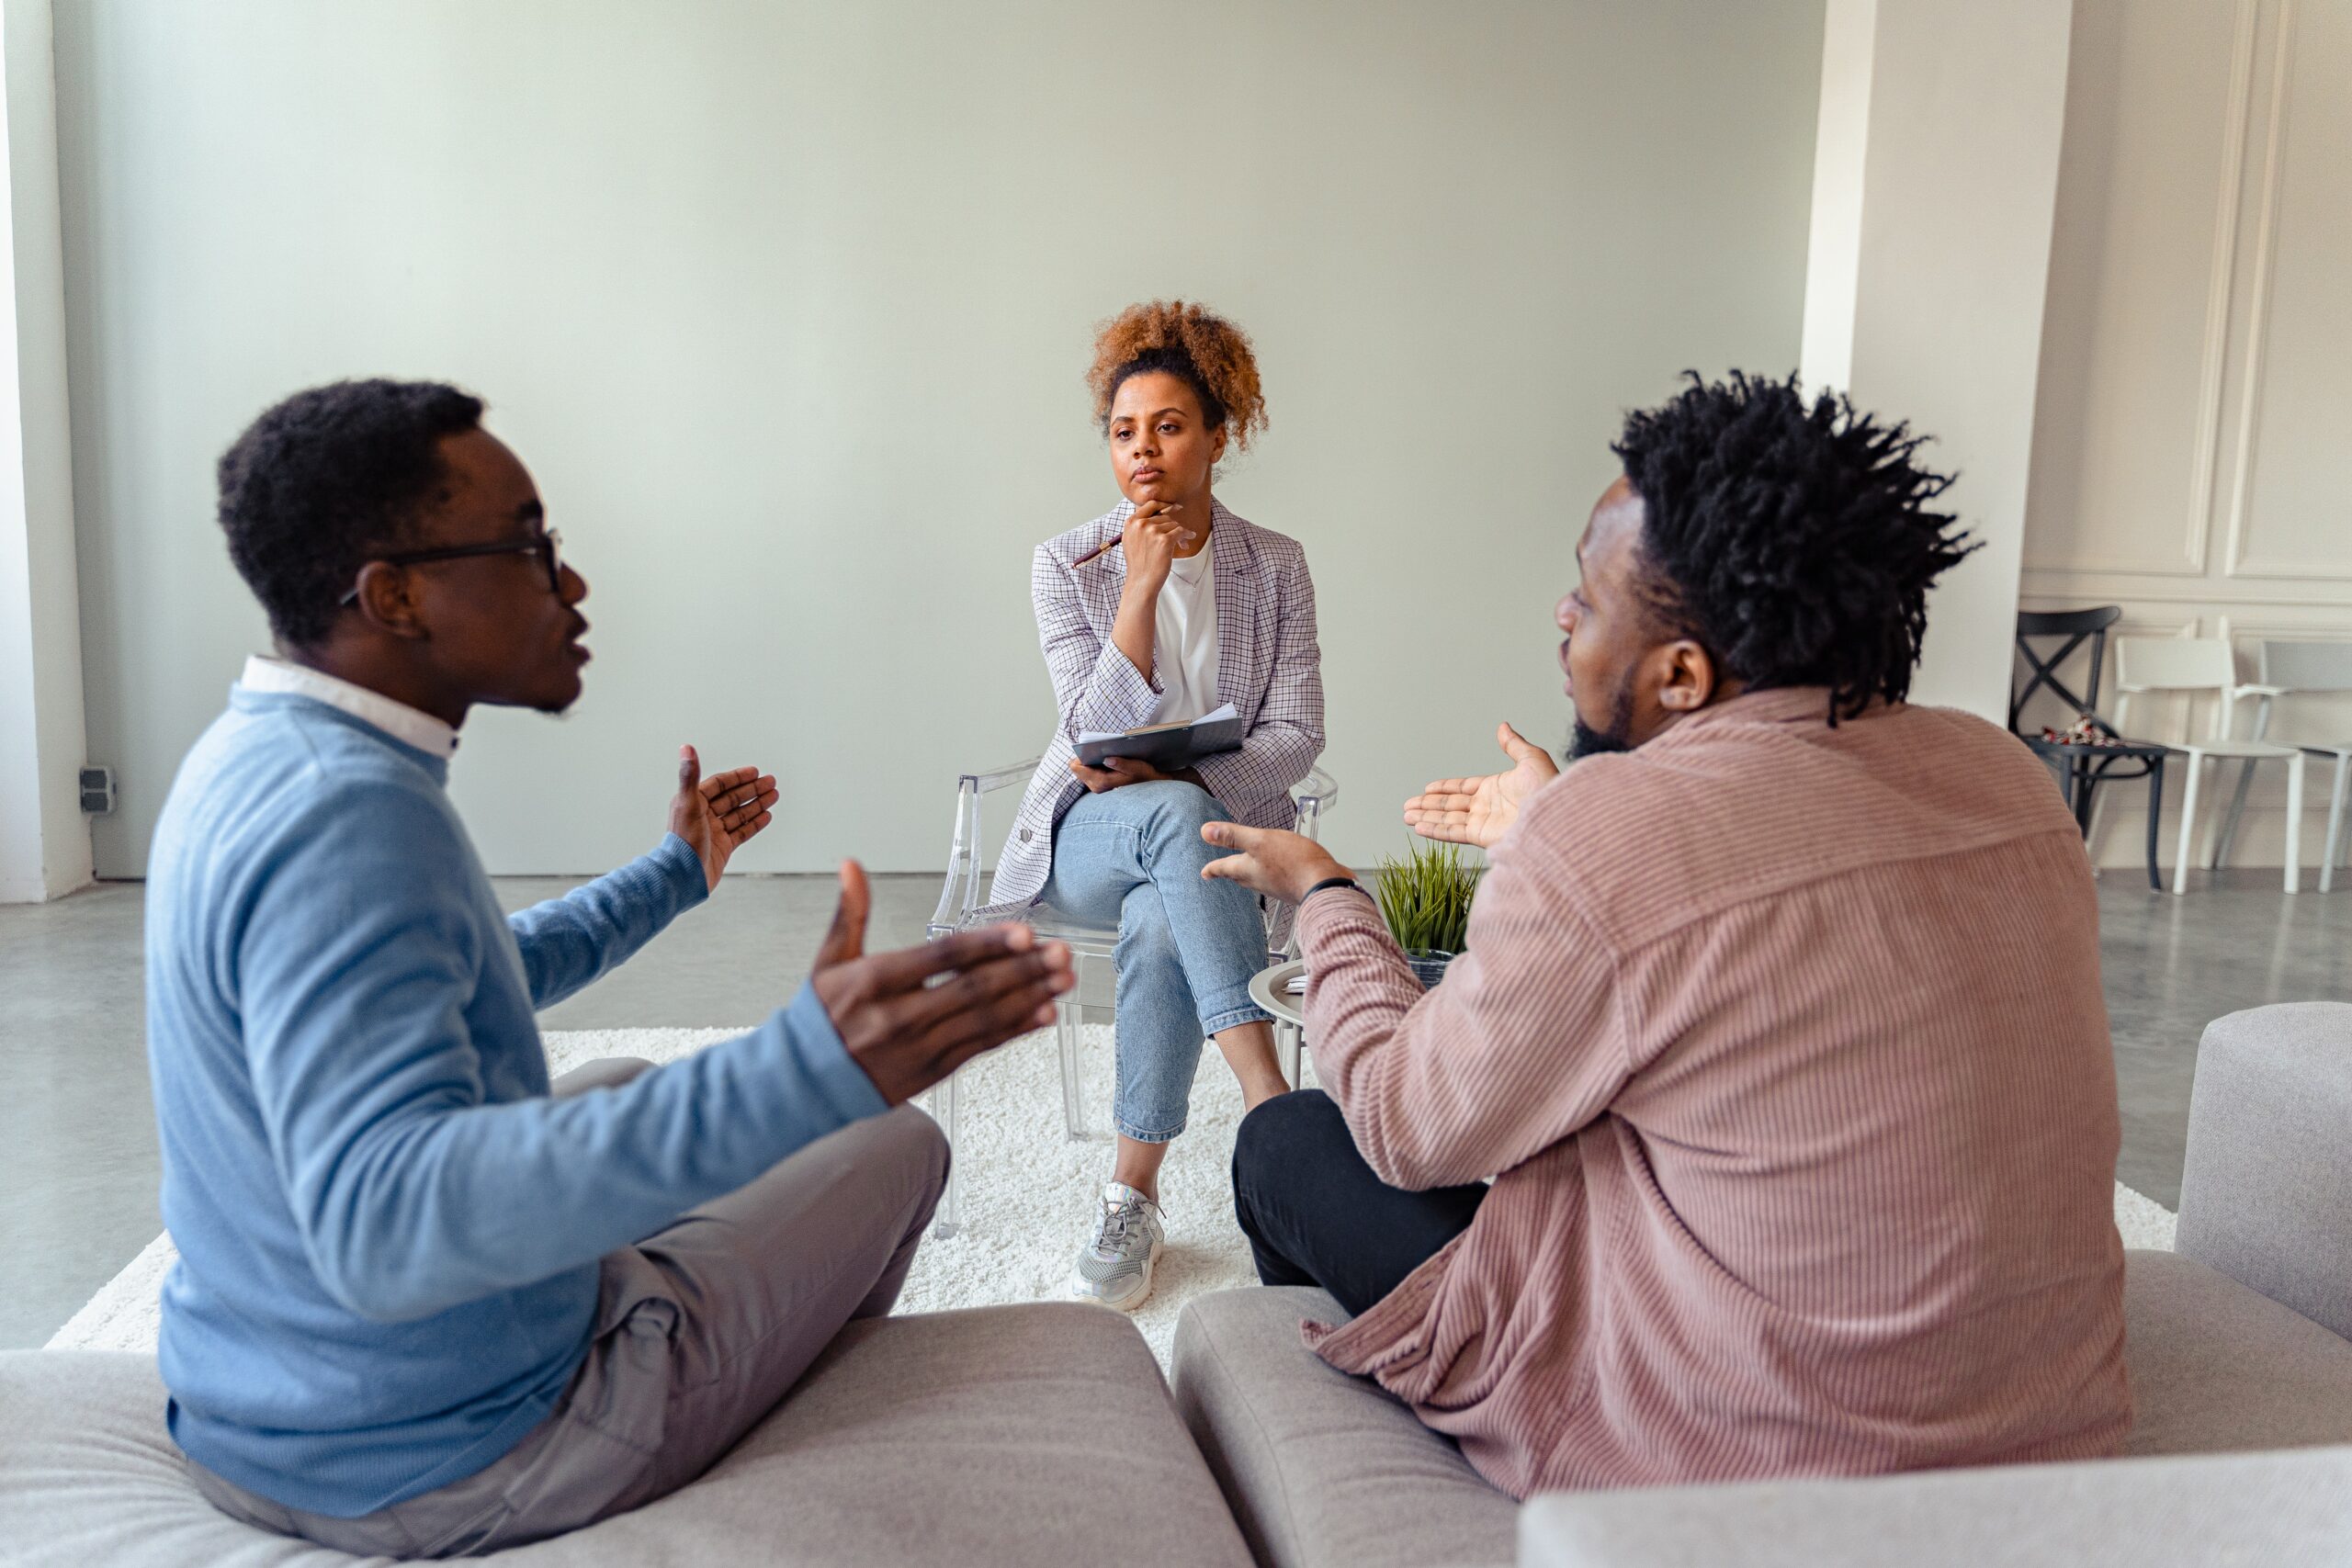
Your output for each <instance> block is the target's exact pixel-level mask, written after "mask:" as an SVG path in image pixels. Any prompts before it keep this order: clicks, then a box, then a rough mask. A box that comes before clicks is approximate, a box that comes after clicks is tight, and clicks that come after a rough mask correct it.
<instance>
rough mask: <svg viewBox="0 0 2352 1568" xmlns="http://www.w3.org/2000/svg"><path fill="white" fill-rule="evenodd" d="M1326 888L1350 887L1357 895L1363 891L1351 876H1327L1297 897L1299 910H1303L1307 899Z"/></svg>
mask: <svg viewBox="0 0 2352 1568" xmlns="http://www.w3.org/2000/svg"><path fill="white" fill-rule="evenodd" d="M1327 887H1352V888H1354V889H1355V890H1356V891H1357V892H1359V893H1362V892H1363V883H1361V882H1358V881H1357V880H1356V879H1355V878H1354V877H1352V876H1327V877H1325V878H1324V879H1323V880H1322V881H1320V882H1318V883H1317V884H1316V885H1315V886H1312V887H1310V888H1308V889H1307V890H1306V892H1304V893H1302V894H1300V895H1299V896H1298V902H1299V906H1300V908H1305V907H1306V901H1307V900H1308V899H1309V898H1312V897H1315V896H1316V895H1317V893H1320V892H1322V891H1323V890H1324V889H1325V888H1327Z"/></svg>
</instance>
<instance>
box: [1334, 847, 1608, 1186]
mask: <svg viewBox="0 0 2352 1568" xmlns="http://www.w3.org/2000/svg"><path fill="white" fill-rule="evenodd" d="M1526 826H1527V823H1526V821H1524V820H1522V822H1521V828H1522V829H1524V828H1525V827H1526ZM1514 850H1522V846H1521V845H1515V844H1513V843H1512V841H1511V840H1509V839H1507V840H1505V841H1504V842H1503V843H1501V844H1498V845H1497V846H1496V847H1495V850H1494V852H1493V854H1492V856H1491V860H1490V864H1489V866H1488V869H1487V874H1486V877H1485V879H1484V881H1483V882H1481V884H1480V885H1479V888H1478V897H1477V899H1476V902H1475V903H1474V904H1473V905H1472V906H1471V910H1470V932H1469V937H1468V942H1467V947H1466V950H1465V951H1464V953H1463V954H1462V956H1461V957H1459V958H1457V959H1455V960H1454V961H1453V964H1452V966H1451V967H1449V968H1448V969H1447V971H1446V976H1445V982H1444V984H1442V985H1441V986H1439V987H1437V988H1436V989H1434V990H1431V991H1428V992H1423V991H1422V990H1421V988H1420V987H1419V984H1418V983H1417V982H1416V981H1415V980H1414V978H1413V973H1412V971H1411V970H1410V969H1409V968H1408V967H1407V966H1406V964H1405V957H1404V954H1403V953H1401V952H1400V951H1399V950H1398V949H1397V943H1396V942H1395V940H1394V939H1393V938H1391V937H1390V936H1389V934H1388V931H1387V928H1386V927H1385V925H1383V924H1382V922H1381V919H1380V911H1379V910H1378V908H1376V907H1375V906H1374V903H1373V901H1372V899H1371V898H1370V897H1365V896H1363V895H1362V894H1355V893H1327V894H1323V895H1321V896H1320V897H1315V898H1310V899H1308V900H1307V902H1306V907H1305V908H1302V909H1301V910H1300V911H1299V922H1298V931H1299V941H1300V944H1301V946H1300V951H1301V952H1302V953H1304V954H1305V956H1306V974H1307V991H1306V1027H1307V1036H1308V1038H1309V1039H1311V1040H1312V1041H1313V1042H1314V1043H1315V1044H1314V1049H1315V1071H1316V1076H1317V1077H1319V1078H1320V1079H1321V1080H1322V1081H1323V1083H1324V1085H1325V1087H1326V1088H1327V1089H1328V1090H1329V1093H1330V1096H1331V1098H1332V1100H1335V1101H1336V1102H1337V1103H1338V1104H1339V1107H1340V1113H1341V1114H1342V1115H1343V1116H1344V1117H1345V1118H1346V1119H1347V1123H1348V1130H1349V1131H1350V1133H1351V1134H1353V1135H1354V1138H1355V1143H1356V1147H1357V1149H1358V1150H1360V1151H1361V1152H1362V1153H1363V1156H1364V1159H1365V1161H1366V1163H1368V1164H1369V1165H1370V1166H1371V1167H1372V1168H1373V1169H1374V1172H1376V1173H1377V1174H1378V1175H1379V1177H1380V1179H1382V1180H1384V1181H1385V1182H1388V1183H1389V1184H1390V1185H1392V1186H1396V1187H1401V1188H1405V1189H1407V1190H1412V1191H1419V1190H1425V1189H1428V1188H1431V1187H1446V1186H1454V1185H1459V1184H1461V1183H1464V1182H1470V1181H1476V1180H1479V1179H1483V1178H1485V1177H1488V1176H1495V1175H1498V1174H1500V1173H1501V1172H1503V1171H1506V1170H1509V1169H1510V1168H1512V1167H1513V1166H1516V1165H1518V1164H1520V1163H1521V1162H1522V1161H1524V1160H1526V1159H1529V1158H1531V1157H1532V1156H1535V1155H1537V1154H1540V1153H1542V1152H1543V1151H1544V1149H1546V1148H1549V1147H1550V1146H1552V1145H1554V1144H1556V1143H1558V1142H1559V1141H1560V1140H1561V1139H1563V1138H1566V1137H1567V1136H1568V1135H1569V1134H1573V1133H1575V1132H1576V1131H1577V1129H1579V1128H1581V1127H1583V1126H1584V1125H1585V1124H1586V1123H1588V1122H1591V1121H1592V1120H1593V1119H1594V1118H1596V1117H1598V1116H1600V1114H1601V1113H1602V1112H1603V1111H1606V1110H1607V1109H1608V1107H1609V1104H1610V1101H1611V1100H1613V1099H1614V1098H1615V1097H1616V1094H1617V1092H1618V1090H1619V1089H1622V1088H1623V1086H1624V1084H1625V1082H1626V1080H1627V1079H1628V1078H1629V1077H1631V1076H1632V1067H1631V1065H1630V1060H1629V1055H1628V1052H1627V1049H1626V1043H1625V1040H1624V1036H1623V1031H1622V1029H1621V1028H1620V1025H1619V1020H1618V999H1617V996H1616V985H1615V964H1614V962H1613V960H1612V958H1611V954H1610V953H1609V952H1608V950H1607V949H1606V947H1605V946H1604V944H1603V943H1602V942H1600V940H1599V939H1598V938H1597V936H1596V935H1595V933H1594V932H1593V931H1591V930H1590V928H1589V926H1588V925H1587V923H1586V922H1585V921H1584V919H1582V918H1581V917H1580V916H1579V915H1578V914H1577V911H1576V909H1575V908H1574V906H1573V903H1572V901H1571V900H1569V899H1567V898H1566V897H1565V896H1564V893H1563V890H1562V889H1561V888H1560V886H1558V879H1557V878H1556V877H1555V876H1547V875H1546V874H1544V870H1545V868H1544V867H1542V866H1541V865H1538V864H1534V863H1532V862H1533V861H1534V860H1535V859H1536V857H1535V856H1532V855H1529V854H1526V853H1524V852H1518V853H1515V852H1514Z"/></svg>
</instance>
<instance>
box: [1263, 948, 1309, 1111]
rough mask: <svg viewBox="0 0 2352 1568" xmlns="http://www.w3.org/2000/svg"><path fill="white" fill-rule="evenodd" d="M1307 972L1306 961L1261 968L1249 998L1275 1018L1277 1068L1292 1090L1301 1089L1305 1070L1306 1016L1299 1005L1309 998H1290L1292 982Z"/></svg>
mask: <svg viewBox="0 0 2352 1568" xmlns="http://www.w3.org/2000/svg"><path fill="white" fill-rule="evenodd" d="M1304 974H1306V962H1305V961H1304V960H1302V959H1296V958H1294V959H1292V960H1291V961H1290V962H1289V963H1287V964H1275V965H1274V966H1273V967H1272V968H1271V969H1261V970H1259V971H1258V973H1257V974H1255V975H1253V976H1250V1000H1251V1001H1253V1002H1256V1003H1257V1004H1258V1005H1259V1006H1260V1007H1261V1008H1263V1009H1265V1010H1267V1011H1268V1012H1270V1013H1272V1015H1273V1018H1274V1065H1275V1066H1277V1067H1278V1068H1280V1069H1281V1071H1282V1075H1283V1082H1284V1083H1286V1084H1288V1085H1290V1087H1291V1088H1293V1089H1296V1088H1298V1087H1299V1077H1300V1074H1301V1073H1302V1072H1304V1071H1305V1068H1304V1066H1303V1065H1302V1062H1301V1056H1302V1053H1303V1052H1304V1051H1305V1049H1306V1013H1305V1012H1304V1011H1302V1010H1301V1009H1300V1004H1301V1003H1302V1002H1304V1001H1305V1000H1306V998H1304V997H1295V996H1293V995H1291V992H1290V983H1291V982H1292V981H1293V980H1295V979H1296V978H1297V977H1298V976H1301V975H1304Z"/></svg>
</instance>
